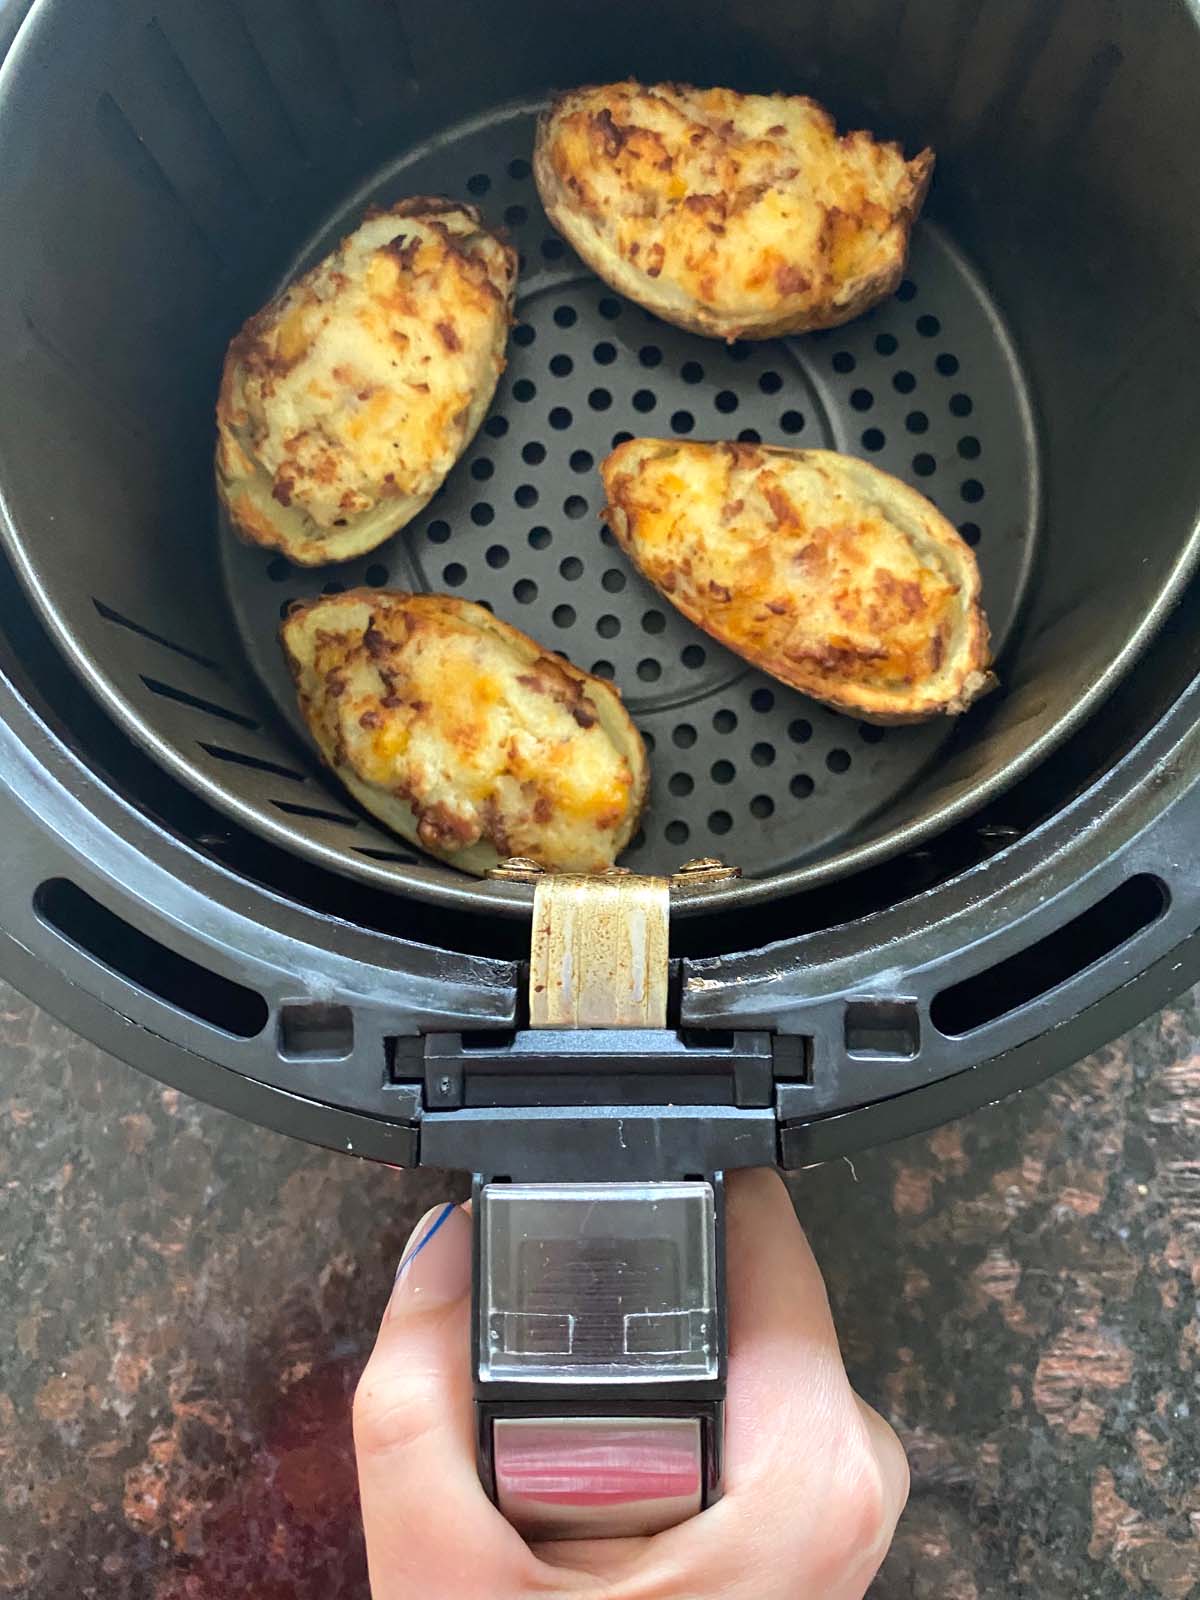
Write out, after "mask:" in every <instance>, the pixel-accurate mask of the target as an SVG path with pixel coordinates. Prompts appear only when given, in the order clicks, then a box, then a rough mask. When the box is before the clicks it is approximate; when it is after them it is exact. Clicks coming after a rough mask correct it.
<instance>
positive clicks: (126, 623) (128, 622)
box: [92, 595, 221, 672]
mask: <svg viewBox="0 0 1200 1600" xmlns="http://www.w3.org/2000/svg"><path fill="white" fill-rule="evenodd" d="M92 604H93V605H94V606H95V608H96V610H97V611H98V612H99V614H100V615H101V616H102V617H103V618H104V620H105V622H111V623H113V624H114V626H116V627H118V628H127V629H128V630H129V632H130V633H136V634H137V635H138V637H139V638H141V639H149V641H150V643H151V644H160V645H162V647H163V649H164V650H174V652H175V654H176V655H177V656H185V657H186V658H187V660H189V661H194V662H195V663H196V665H197V666H198V667H207V668H208V669H209V671H210V672H220V670H221V669H220V667H219V666H218V665H217V663H216V662H215V661H213V660H212V659H211V658H210V657H209V656H202V655H201V654H200V652H199V650H189V649H188V647H187V645H185V644H176V642H175V640H174V639H166V638H164V637H163V635H162V634H161V633H155V632H154V631H153V629H151V628H144V627H143V626H142V624H141V623H140V622H134V620H133V618H132V617H126V616H122V614H121V613H120V612H119V611H114V610H113V608H112V607H111V606H106V605H105V604H104V601H103V600H97V599H96V597H95V595H93V596H92Z"/></svg>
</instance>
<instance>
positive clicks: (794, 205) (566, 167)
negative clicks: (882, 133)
mask: <svg viewBox="0 0 1200 1600" xmlns="http://www.w3.org/2000/svg"><path fill="white" fill-rule="evenodd" d="M933 164H934V157H933V153H932V151H930V150H924V151H922V152H921V153H920V154H919V155H918V156H916V157H915V158H914V159H913V160H912V161H909V162H905V160H904V157H903V154H902V152H901V151H900V150H899V148H898V147H897V146H895V145H891V144H882V143H878V142H876V141H875V140H874V139H872V138H871V136H870V135H869V134H866V133H863V132H853V133H848V134H845V135H843V136H841V137H840V138H839V136H838V134H837V130H836V127H835V125H834V123H833V119H832V118H831V117H830V116H829V114H828V112H826V111H825V110H824V109H823V108H822V107H821V106H819V105H817V103H816V102H815V101H812V100H810V99H808V98H806V97H804V96H798V95H793V96H786V95H771V96H767V95H741V94H737V93H735V92H734V91H732V90H727V89H696V88H693V87H691V86H690V85H686V84H685V85H679V84H657V85H654V86H652V87H643V86H642V85H640V84H637V83H633V82H625V83H614V84H605V85H600V86H597V87H592V88H584V89H575V90H571V91H569V92H568V93H566V94H564V95H560V96H559V97H558V98H557V99H556V100H555V102H554V103H553V104H552V105H551V107H550V109H549V110H548V111H547V112H546V113H545V115H544V116H543V117H542V119H541V120H540V122H539V126H538V134H537V140H536V145H535V150H534V161H533V167H534V175H535V178H536V180H537V185H538V191H539V193H540V195H541V198H542V203H543V205H544V206H545V209H546V214H547V216H548V217H549V218H550V220H551V222H552V223H553V224H554V226H555V227H556V228H557V229H558V230H559V232H560V233H562V235H563V236H564V238H566V239H567V241H568V242H569V243H570V244H571V246H572V247H573V248H574V249H575V251H576V252H577V253H578V254H579V255H580V256H581V257H582V258H583V260H584V261H586V262H587V264H588V265H589V266H590V267H591V268H592V270H593V271H595V272H596V273H597V274H598V275H599V276H600V277H602V278H603V279H604V280H605V281H606V282H608V283H610V284H611V285H612V286H613V287H614V288H615V289H617V290H619V291H620V292H621V293H622V294H625V295H627V296H628V297H629V298H630V299H633V300H636V301H637V302H638V303H639V304H641V305H644V306H646V307H647V309H648V310H650V311H653V312H654V313H655V314H656V315H658V316H661V317H663V318H664V319H665V320H666V321H668V322H673V323H675V324H677V325H678V326H680V327H683V328H686V329H688V330H689V331H690V332H693V333H699V334H703V335H706V336H709V337H714V338H724V339H737V338H754V339H765V338H776V337H779V336H781V335H784V334H792V333H801V332H807V331H811V330H814V329H818V328H831V327H836V326H837V325H838V324H840V323H843V322H846V321H849V320H850V318H852V317H856V316H859V315H861V314H862V313H863V312H864V311H866V310H868V309H869V308H870V307H871V306H872V305H875V304H876V303H877V302H878V301H879V300H881V299H883V298H884V297H885V296H886V295H888V294H890V293H891V292H892V290H893V289H894V288H895V286H896V284H897V283H898V282H899V280H900V277H901V275H902V273H903V270H904V261H905V256H906V253H907V248H908V239H909V234H910V232H911V229H912V224H913V221H914V220H915V218H916V216H917V213H918V212H919V210H920V207H921V204H922V201H923V199H924V196H925V192H926V190H927V188H928V186H929V182H930V178H931V176H932V172H933Z"/></svg>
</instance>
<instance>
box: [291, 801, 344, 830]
mask: <svg viewBox="0 0 1200 1600" xmlns="http://www.w3.org/2000/svg"><path fill="white" fill-rule="evenodd" d="M271 804H272V805H273V806H275V807H276V808H277V809H278V810H279V811H286V812H287V814H288V816H289V817H311V818H312V819H313V820H314V822H336V823H339V824H340V825H341V826H342V827H343V828H357V827H358V818H357V817H344V816H342V815H341V813H340V812H338V811H323V810H322V809H321V807H320V806H298V805H297V804H296V803H295V801H294V800H272V802H271Z"/></svg>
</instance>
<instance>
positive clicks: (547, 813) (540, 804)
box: [533, 792, 554, 823]
mask: <svg viewBox="0 0 1200 1600" xmlns="http://www.w3.org/2000/svg"><path fill="white" fill-rule="evenodd" d="M553 815H554V807H553V806H552V805H551V804H550V797H549V795H546V794H542V793H540V792H539V794H538V797H537V799H536V800H535V801H534V802H533V820H534V821H535V822H541V823H547V822H549V821H550V818H551V817H552V816H553Z"/></svg>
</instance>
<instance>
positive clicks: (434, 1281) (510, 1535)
mask: <svg viewBox="0 0 1200 1600" xmlns="http://www.w3.org/2000/svg"><path fill="white" fill-rule="evenodd" d="M470 1287H471V1219H470V1217H469V1215H468V1214H467V1212H466V1211H464V1210H463V1209H462V1207H461V1206H455V1205H453V1204H450V1205H444V1206H439V1207H436V1208H435V1209H434V1210H432V1211H430V1212H428V1213H427V1214H426V1215H425V1216H424V1217H422V1219H421V1221H420V1222H419V1223H418V1224H417V1226H416V1228H415V1229H414V1230H413V1234H412V1237H411V1238H410V1240H409V1242H408V1245H407V1247H406V1249H405V1251H404V1254H403V1255H402V1256H401V1258H400V1266H399V1269H398V1271H397V1273H396V1282H395V1286H394V1287H393V1290H392V1295H391V1298H390V1300H389V1301H388V1305H387V1310H386V1311H385V1312H384V1316H383V1323H382V1325H381V1327H380V1329H379V1336H378V1338H377V1340H376V1343H375V1349H374V1350H373V1352H372V1354H371V1359H370V1360H369V1361H368V1363H367V1366H366V1369H365V1371H364V1372H363V1375H362V1377H361V1379H360V1380H359V1385H358V1390H357V1393H356V1394H355V1397H354V1446H355V1452H356V1455H357V1458H358V1481H359V1494H360V1498H361V1501H362V1516H363V1528H364V1531H365V1533H366V1540H367V1559H368V1564H369V1567H370V1575H371V1592H372V1595H373V1596H374V1600H390V1597H391V1596H393V1595H395V1596H400V1595H405V1596H408V1595H412V1594H416V1593H419V1594H421V1595H423V1596H428V1597H429V1600H440V1597H441V1596H443V1595H445V1596H446V1597H450V1596H453V1597H454V1600H472V1597H474V1596H480V1597H483V1596H485V1595H486V1596H487V1597H488V1600H495V1597H496V1596H499V1595H503V1594H506V1593H508V1592H509V1590H508V1588H507V1587H506V1575H507V1574H510V1573H511V1574H512V1575H513V1577H514V1580H515V1578H516V1576H517V1574H518V1571H519V1569H523V1567H524V1565H525V1564H526V1563H527V1562H528V1561H530V1560H531V1559H532V1558H531V1557H530V1554H529V1551H528V1548H527V1547H526V1546H525V1544H524V1543H523V1542H522V1540H521V1539H520V1538H519V1537H518V1535H517V1534H516V1533H514V1531H513V1530H512V1528H510V1527H509V1525H508V1523H507V1522H505V1521H504V1519H503V1518H502V1517H501V1515H500V1513H499V1512H498V1511H497V1510H496V1508H495V1507H494V1506H493V1505H492V1503H491V1501H490V1500H489V1499H488V1497H487V1495H486V1494H485V1493H484V1490H483V1487H482V1485H481V1484H480V1482H479V1477H478V1473H477V1470H476V1465H475V1442H474V1410H473V1406H472V1401H471V1372H470V1328H469V1318H470V1293H469V1291H470ZM513 1588H514V1590H516V1588H517V1585H516V1582H515V1581H514V1583H513Z"/></svg>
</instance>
